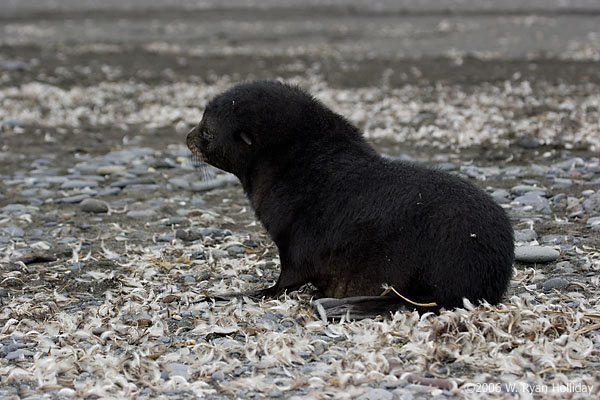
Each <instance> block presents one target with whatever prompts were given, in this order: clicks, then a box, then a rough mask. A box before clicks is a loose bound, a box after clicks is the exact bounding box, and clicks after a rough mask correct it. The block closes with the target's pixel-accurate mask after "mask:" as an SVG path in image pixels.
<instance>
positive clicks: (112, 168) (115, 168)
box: [96, 165, 127, 175]
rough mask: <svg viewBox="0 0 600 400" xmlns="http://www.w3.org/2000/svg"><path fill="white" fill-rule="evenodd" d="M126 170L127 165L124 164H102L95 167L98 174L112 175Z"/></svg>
mask: <svg viewBox="0 0 600 400" xmlns="http://www.w3.org/2000/svg"><path fill="white" fill-rule="evenodd" d="M126 170H127V167H126V166H124V165H102V166H100V167H98V168H97V169H96V173H97V174H100V175H112V174H116V173H119V172H124V171H126Z"/></svg>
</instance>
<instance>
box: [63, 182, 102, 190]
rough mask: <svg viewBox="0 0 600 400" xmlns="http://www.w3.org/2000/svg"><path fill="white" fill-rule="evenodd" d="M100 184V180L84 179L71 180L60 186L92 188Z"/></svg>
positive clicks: (66, 187) (65, 188)
mask: <svg viewBox="0 0 600 400" xmlns="http://www.w3.org/2000/svg"><path fill="white" fill-rule="evenodd" d="M96 186H98V182H96V181H91V180H87V181H82V180H69V181H66V182H64V183H63V184H62V185H60V188H61V189H63V190H69V189H83V188H91V187H96Z"/></svg>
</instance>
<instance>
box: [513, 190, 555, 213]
mask: <svg viewBox="0 0 600 400" xmlns="http://www.w3.org/2000/svg"><path fill="white" fill-rule="evenodd" d="M515 202H517V203H519V204H522V205H524V206H531V207H533V208H534V209H535V210H536V211H538V212H541V213H544V214H550V212H551V210H550V202H549V201H548V199H547V198H545V197H544V196H543V193H542V192H533V191H532V192H527V193H525V194H524V195H523V196H519V197H517V198H516V199H515Z"/></svg>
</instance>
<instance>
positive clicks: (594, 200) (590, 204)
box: [583, 191, 600, 213]
mask: <svg viewBox="0 0 600 400" xmlns="http://www.w3.org/2000/svg"><path fill="white" fill-rule="evenodd" d="M583 208H585V211H587V212H588V213H595V212H600V191H598V192H596V193H595V194H593V195H591V196H590V197H588V198H587V199H585V200H584V201H583Z"/></svg>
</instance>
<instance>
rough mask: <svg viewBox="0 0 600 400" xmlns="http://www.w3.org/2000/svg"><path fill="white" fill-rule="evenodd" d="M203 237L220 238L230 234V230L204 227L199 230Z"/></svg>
mask: <svg viewBox="0 0 600 400" xmlns="http://www.w3.org/2000/svg"><path fill="white" fill-rule="evenodd" d="M200 233H201V234H202V236H203V237H210V238H213V239H220V238H223V237H225V236H231V234H232V233H231V231H230V230H229V229H219V228H205V229H202V230H201V231H200Z"/></svg>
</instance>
